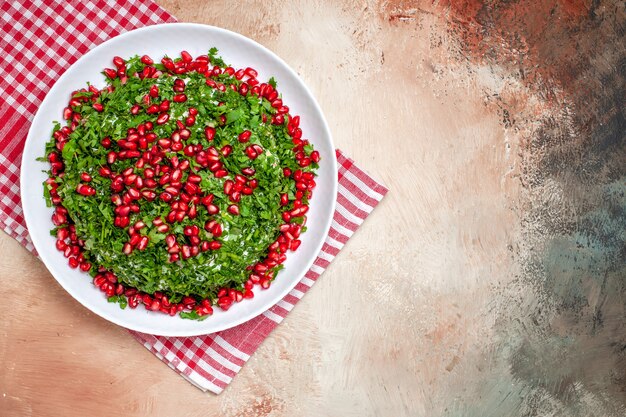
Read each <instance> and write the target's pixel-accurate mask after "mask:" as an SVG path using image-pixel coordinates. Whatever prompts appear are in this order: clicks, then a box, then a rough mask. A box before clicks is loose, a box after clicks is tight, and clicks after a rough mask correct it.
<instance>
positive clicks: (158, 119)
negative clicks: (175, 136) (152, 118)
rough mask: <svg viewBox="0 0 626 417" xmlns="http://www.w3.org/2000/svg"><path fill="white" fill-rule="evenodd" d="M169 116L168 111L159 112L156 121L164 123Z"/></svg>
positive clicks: (159, 123)
mask: <svg viewBox="0 0 626 417" xmlns="http://www.w3.org/2000/svg"><path fill="white" fill-rule="evenodd" d="M169 118H170V115H169V114H168V113H161V114H160V115H159V117H158V118H157V120H156V123H157V124H158V125H162V124H165V123H166V122H167V121H168V120H169Z"/></svg>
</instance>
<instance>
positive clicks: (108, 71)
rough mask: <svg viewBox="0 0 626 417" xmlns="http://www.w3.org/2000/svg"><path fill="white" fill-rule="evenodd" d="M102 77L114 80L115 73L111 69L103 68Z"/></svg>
mask: <svg viewBox="0 0 626 417" xmlns="http://www.w3.org/2000/svg"><path fill="white" fill-rule="evenodd" d="M104 75H106V76H107V77H108V78H111V79H113V78H116V77H117V71H115V70H114V69H112V68H105V69H104Z"/></svg>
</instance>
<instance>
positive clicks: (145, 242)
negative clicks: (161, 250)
mask: <svg viewBox="0 0 626 417" xmlns="http://www.w3.org/2000/svg"><path fill="white" fill-rule="evenodd" d="M136 236H139V235H136ZM149 241H150V238H148V236H143V237H142V238H141V240H140V241H139V244H138V245H137V249H138V250H141V251H143V250H146V248H147V247H148V242H149Z"/></svg>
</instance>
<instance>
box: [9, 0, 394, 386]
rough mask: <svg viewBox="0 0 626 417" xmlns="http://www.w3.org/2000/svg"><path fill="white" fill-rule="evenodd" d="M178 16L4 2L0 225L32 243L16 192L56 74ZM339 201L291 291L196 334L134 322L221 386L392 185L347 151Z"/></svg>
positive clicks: (177, 363) (174, 361)
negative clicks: (248, 315)
mask: <svg viewBox="0 0 626 417" xmlns="http://www.w3.org/2000/svg"><path fill="white" fill-rule="evenodd" d="M175 21H176V19H175V18H174V17H173V16H171V15H170V14H169V13H167V12H166V11H165V10H163V9H162V8H161V7H159V6H158V5H156V4H155V3H153V2H152V1H150V0H130V1H122V0H116V1H92V2H78V1H71V2H70V1H56V0H55V1H52V0H46V1H45V2H44V1H37V2H33V1H8V2H6V1H5V2H2V3H0V25H2V34H1V38H0V51H1V52H2V58H3V59H2V60H1V61H0V100H1V101H0V226H2V229H3V230H4V231H5V232H6V233H8V234H9V235H10V236H12V237H13V238H15V239H16V240H17V241H18V242H20V243H21V244H22V245H24V246H25V247H26V248H27V249H28V250H30V251H31V252H34V246H33V244H32V242H31V241H30V239H29V237H28V230H27V229H26V225H25V223H24V217H23V214H22V208H21V205H20V196H19V163H20V159H21V154H22V150H23V148H24V141H25V140H26V136H27V133H28V129H29V127H30V123H31V121H32V119H33V117H34V115H35V112H36V111H37V108H38V106H39V104H40V103H41V101H42V100H43V98H44V97H45V95H46V92H47V91H48V89H49V88H50V87H51V86H52V84H54V81H55V80H56V79H57V78H58V77H59V76H60V75H61V74H62V73H63V72H64V71H65V70H66V69H67V68H68V67H69V66H70V65H71V64H72V63H73V62H75V61H76V60H77V59H78V58H79V57H80V56H81V55H82V54H84V53H85V52H87V51H88V50H89V49H91V48H92V47H94V46H95V45H97V44H99V43H102V42H103V41H105V40H107V39H109V38H111V37H114V36H116V35H118V34H120V33H122V32H125V31H128V30H132V29H135V28H137V27H142V26H146V25H151V24H157V23H166V22H175ZM337 160H338V162H339V191H338V195H337V209H336V211H335V214H334V218H333V222H332V226H331V229H330V232H329V235H328V237H327V239H326V241H325V243H324V246H323V247H322V251H321V252H320V254H319V255H318V257H317V259H316V260H315V262H314V264H313V266H312V267H311V269H310V270H309V271H308V272H307V273H306V275H305V277H304V278H303V279H302V280H301V281H300V282H299V283H298V285H297V286H296V287H295V288H294V290H293V291H291V292H290V293H289V294H288V295H287V296H286V297H285V298H283V299H282V300H281V301H280V302H278V303H277V304H276V305H275V306H273V307H272V308H270V309H269V310H267V311H266V312H265V313H263V314H261V315H260V316H258V317H256V318H254V319H252V320H250V321H248V322H246V323H243V324H241V325H239V326H237V327H234V328H232V329H228V330H224V331H221V332H218V333H214V334H210V335H205V336H195V337H163V336H154V335H148V334H143V333H138V332H132V331H131V332H130V333H131V334H132V335H133V337H134V338H135V339H136V340H138V341H139V342H141V343H142V344H143V345H144V346H145V347H146V348H147V349H149V350H150V351H151V352H152V353H154V355H155V356H157V357H158V358H159V359H161V360H162V361H163V362H164V363H166V364H167V365H168V366H169V367H171V368H172V369H174V370H175V371H176V372H178V373H180V374H181V375H182V376H183V377H185V378H186V379H187V380H189V381H190V382H191V383H193V384H194V385H196V386H197V387H199V388H201V389H203V390H208V391H212V392H214V393H220V392H221V391H222V390H223V389H224V388H225V387H226V386H227V385H228V384H229V383H230V382H231V380H232V379H233V377H234V376H235V375H236V374H237V372H239V370H240V369H241V367H242V366H243V365H244V363H245V362H246V361H247V360H248V358H250V355H252V354H253V353H254V351H255V350H256V349H257V348H258V347H259V345H260V344H261V342H263V340H264V339H265V338H266V337H267V336H268V335H269V334H270V332H271V331H272V330H273V329H274V328H275V327H276V326H277V325H278V324H279V323H280V322H281V321H282V320H283V319H284V318H285V317H286V316H287V314H288V313H289V311H291V309H292V308H293V307H294V305H295V304H296V303H297V302H298V301H299V300H300V299H301V298H302V297H303V296H304V294H305V293H306V292H307V291H308V289H309V288H311V286H312V285H313V284H314V283H315V281H316V280H317V278H318V277H319V276H320V275H321V274H322V272H324V270H325V269H326V267H328V265H329V264H330V262H331V261H332V260H333V259H334V258H335V256H336V255H337V254H338V253H339V251H340V250H341V248H342V247H343V246H344V245H345V244H346V242H347V241H348V239H349V238H350V237H351V236H352V234H353V233H354V232H355V231H356V230H357V229H358V228H359V226H360V225H361V224H362V223H363V221H364V220H365V218H366V217H367V216H368V215H369V214H370V212H371V211H372V210H373V209H374V207H376V205H377V204H378V202H379V201H380V200H381V199H382V198H383V196H384V195H385V194H386V192H387V189H386V188H385V187H384V186H383V185H381V184H379V183H377V182H376V181H374V180H373V179H372V178H371V177H370V176H369V175H367V174H366V173H365V172H363V171H362V170H361V169H360V168H359V167H357V166H356V165H355V164H354V162H353V161H352V160H351V159H349V158H348V157H346V156H345V155H344V154H343V153H341V152H340V151H338V152H337Z"/></svg>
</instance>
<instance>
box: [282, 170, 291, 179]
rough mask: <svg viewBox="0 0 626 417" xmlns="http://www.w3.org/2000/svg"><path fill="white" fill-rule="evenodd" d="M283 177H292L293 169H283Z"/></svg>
mask: <svg viewBox="0 0 626 417" xmlns="http://www.w3.org/2000/svg"><path fill="white" fill-rule="evenodd" d="M283 175H284V176H285V177H290V176H291V169H289V168H283Z"/></svg>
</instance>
